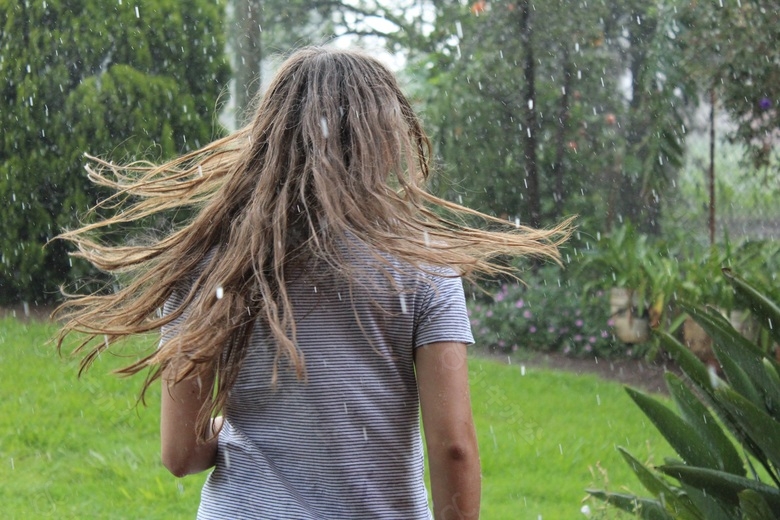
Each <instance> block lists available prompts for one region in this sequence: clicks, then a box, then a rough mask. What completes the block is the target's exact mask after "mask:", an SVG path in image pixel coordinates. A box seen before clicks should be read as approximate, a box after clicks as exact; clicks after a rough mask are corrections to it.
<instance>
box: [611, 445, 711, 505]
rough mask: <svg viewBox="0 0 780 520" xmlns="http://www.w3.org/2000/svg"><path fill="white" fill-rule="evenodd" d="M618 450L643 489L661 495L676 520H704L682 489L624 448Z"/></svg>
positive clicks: (657, 495)
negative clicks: (674, 485)
mask: <svg viewBox="0 0 780 520" xmlns="http://www.w3.org/2000/svg"><path fill="white" fill-rule="evenodd" d="M618 451H619V452H620V454H621V455H622V456H623V458H624V459H625V460H626V462H627V463H628V465H629V467H630V468H631V469H632V471H633V472H634V474H635V475H636V476H637V478H638V479H639V482H641V483H642V485H643V486H644V487H645V489H646V490H647V491H649V492H650V493H652V494H653V495H654V496H656V497H663V498H662V502H665V503H666V509H667V510H669V511H671V512H673V513H674V515H675V518H677V519H678V520H706V519H705V517H704V516H702V515H701V513H700V512H699V511H698V510H697V509H696V507H695V506H694V505H693V504H692V503H691V501H690V499H689V498H688V497H687V496H686V495H685V493H683V492H682V490H680V489H679V488H674V487H672V486H671V485H669V483H668V482H666V481H665V480H664V479H662V478H660V477H659V476H658V475H657V474H656V473H655V472H653V471H651V470H650V469H649V468H647V466H645V465H644V464H642V463H641V462H640V461H639V460H637V459H636V458H635V457H634V456H633V455H631V454H630V453H629V452H628V451H626V449H625V448H623V447H620V446H618Z"/></svg>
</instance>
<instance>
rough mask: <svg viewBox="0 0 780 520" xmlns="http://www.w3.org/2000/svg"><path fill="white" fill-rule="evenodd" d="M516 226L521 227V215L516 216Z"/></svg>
mask: <svg viewBox="0 0 780 520" xmlns="http://www.w3.org/2000/svg"><path fill="white" fill-rule="evenodd" d="M526 187H527V186H526ZM515 227H516V228H519V227H520V217H515Z"/></svg>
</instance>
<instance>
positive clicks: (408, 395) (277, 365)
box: [58, 48, 570, 519]
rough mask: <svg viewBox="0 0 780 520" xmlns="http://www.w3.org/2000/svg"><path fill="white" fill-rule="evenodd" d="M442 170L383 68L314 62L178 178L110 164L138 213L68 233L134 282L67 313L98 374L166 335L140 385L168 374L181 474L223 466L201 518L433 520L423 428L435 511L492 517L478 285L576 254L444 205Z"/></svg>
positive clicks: (281, 83) (290, 64)
mask: <svg viewBox="0 0 780 520" xmlns="http://www.w3.org/2000/svg"><path fill="white" fill-rule="evenodd" d="M430 155H431V145H430V142H429V140H428V138H427V137H426V136H425V134H424V132H423V130H422V128H421V126H420V123H419V121H418V119H417V117H416V116H415V114H414V112H413V110H412V108H411V106H410V104H409V102H408V100H407V99H406V97H404V95H403V94H402V93H401V91H400V89H399V87H398V85H397V83H396V80H395V78H394V77H393V75H392V73H391V72H389V71H388V70H387V69H386V68H385V67H384V66H383V65H381V64H380V63H379V62H377V61H376V60H374V59H372V58H370V57H368V56H365V55H363V54H360V53H358V52H354V51H344V50H329V49H323V48H305V49H302V50H300V51H298V52H296V53H295V54H294V55H292V56H291V57H290V58H289V59H288V60H287V61H286V62H285V63H284V64H283V65H282V66H281V68H280V70H279V72H278V73H277V74H276V77H275V78H274V80H273V81H272V83H271V85H270V87H269V88H268V91H267V92H266V93H265V95H264V96H263V97H262V99H261V100H260V102H259V104H258V108H257V110H256V112H255V115H254V117H253V118H252V120H251V122H250V123H249V124H248V125H247V126H246V127H244V128H242V129H240V130H239V131H237V132H235V133H234V134H232V135H229V136H228V137H225V138H223V139H220V140H217V141H215V142H213V143H211V144H210V145H208V146H206V147H205V148H203V149H201V150H198V151H196V152H193V153H190V154H187V155H185V156H183V157H180V158H178V159H175V160H173V161H171V162H168V163H166V164H163V165H161V166H154V165H149V164H146V163H144V164H131V165H129V166H125V167H122V168H120V167H117V166H115V165H112V164H110V163H108V162H105V161H102V160H98V159H93V160H94V162H95V164H96V165H97V166H96V167H91V168H88V170H89V172H90V176H91V178H92V179H93V180H94V181H95V182H97V183H98V184H100V185H103V186H107V187H109V188H112V189H114V190H116V195H114V196H113V197H111V198H110V199H109V200H108V201H107V202H104V203H103V204H104V205H105V204H112V205H113V204H118V205H120V206H121V205H122V203H123V202H126V201H127V199H128V198H130V197H134V198H135V202H133V203H132V204H124V206H122V207H123V211H121V212H117V213H116V216H114V217H113V218H109V219H107V220H103V221H100V222H98V223H95V224H92V225H89V226H85V227H83V228H81V229H78V230H75V231H70V232H66V233H64V234H63V235H62V236H63V238H65V239H67V240H70V241H73V242H75V244H76V245H77V246H78V253H77V254H78V255H80V256H82V257H84V258H86V259H87V260H89V261H90V262H92V263H93V264H94V265H95V266H96V267H98V268H99V269H102V270H104V271H108V272H115V273H122V276H123V280H125V283H124V286H123V287H122V288H120V289H118V290H117V291H115V292H114V293H112V294H94V295H89V296H82V297H76V298H74V299H71V300H70V301H68V302H66V303H65V304H63V305H62V306H61V308H60V309H58V313H59V314H61V315H65V316H66V317H68V318H69V320H68V321H66V324H65V325H64V327H63V329H62V332H61V335H60V338H59V341H60V345H61V344H62V340H63V339H64V337H65V336H66V335H67V334H69V333H70V332H73V331H78V332H82V333H86V334H87V340H86V341H84V343H82V344H81V346H80V347H79V348H85V347H89V350H88V354H87V355H86V357H85V358H84V361H83V366H84V367H87V366H88V365H89V364H90V362H91V361H92V360H93V359H94V358H95V356H97V355H98V354H99V353H100V352H101V351H103V350H104V349H106V348H110V345H111V344H113V343H114V342H115V341H116V340H119V339H122V338H124V337H126V336H129V335H133V334H139V333H144V332H148V331H154V330H158V329H161V330H162V340H161V342H160V345H159V348H157V349H156V350H155V351H154V352H151V353H149V354H148V355H147V356H146V357H144V358H143V359H140V360H138V361H137V362H135V363H133V364H132V365H130V366H129V367H126V368H125V369H123V371H122V372H123V373H126V374H132V373H136V372H138V371H141V370H144V369H146V368H151V371H150V372H149V377H148V378H147V380H146V382H145V384H144V391H145V390H146V389H147V388H148V387H149V385H150V384H151V383H152V382H153V381H154V380H155V379H158V378H160V379H161V380H162V385H163V391H162V417H161V426H160V431H161V437H162V460H163V463H164V464H165V466H166V467H167V468H168V469H169V470H170V471H171V472H172V473H173V474H174V475H176V476H183V475H187V474H191V473H196V472H200V471H204V470H207V469H209V468H214V469H213V471H212V472H211V474H210V475H209V478H208V480H207V482H206V484H205V486H204V489H203V492H202V497H201V503H200V508H199V511H198V518H204V519H205V518H263V519H266V518H296V519H298V518H301V519H326V518H327V519H348V518H356V519H357V518H361V519H365V518H372V519H376V518H388V519H399V518H404V519H413V518H420V519H422V518H429V517H430V512H429V509H428V503H427V496H426V490H425V486H424V482H423V448H422V442H421V436H420V426H419V414H420V412H421V415H422V422H423V427H424V431H425V443H426V447H427V453H428V458H429V465H430V480H431V496H432V500H433V516H434V517H435V518H437V519H439V518H477V517H478V515H479V500H480V466H479V457H478V453H477V442H476V435H475V431H474V426H473V423H472V418H471V405H470V401H469V389H468V372H467V367H466V345H467V344H469V343H472V342H473V339H472V336H471V331H470V328H469V322H468V318H467V315H466V306H465V299H464V295H463V287H462V282H461V277H469V278H473V277H475V276H476V275H478V274H488V275H494V274H502V273H503V274H511V273H509V271H508V268H506V267H504V266H503V265H502V264H499V263H497V262H494V261H493V260H492V259H493V258H495V257H496V256H497V255H504V254H511V255H532V256H535V257H542V258H544V257H546V258H553V259H557V246H558V245H559V244H560V243H561V242H562V241H563V240H565V238H566V237H567V236H568V233H569V224H570V223H569V222H564V223H563V224H562V225H560V226H558V227H557V228H555V229H552V230H547V231H540V230H532V229H528V228H518V227H515V226H506V224H505V223H504V222H502V221H500V220H497V219H494V218H492V217H489V216H486V215H482V214H480V213H478V212H475V211H472V210H469V209H467V208H464V207H462V206H459V205H456V204H453V203H450V202H447V201H445V200H442V199H439V198H437V197H435V196H433V195H431V194H429V193H427V192H426V191H425V188H424V182H425V180H426V179H427V177H428V173H429V162H430ZM178 208H190V209H194V210H195V211H194V217H192V218H191V219H190V221H189V222H188V223H187V224H186V225H184V226H182V227H180V228H179V229H177V230H176V231H174V232H172V233H171V234H169V235H167V236H164V237H162V238H160V239H157V240H153V241H148V243H138V242H137V241H136V242H134V243H133V244H127V245H119V246H117V245H107V244H105V243H102V242H101V241H100V240H98V239H97V238H95V236H94V235H95V233H94V232H95V231H96V230H98V229H100V228H103V227H105V226H110V225H113V224H121V223H126V222H135V221H138V220H139V219H143V218H147V217H149V216H150V215H156V214H158V213H159V212H161V211H163V210H166V211H169V210H173V209H178ZM474 218H480V219H483V220H485V221H487V222H491V223H492V224H493V226H492V227H493V228H496V227H497V226H496V224H500V225H502V226H504V227H505V231H483V230H479V229H476V228H472V227H469V226H468V225H467V224H466V223H465V221H466V220H467V219H474ZM160 308H163V312H162V313H159V314H158V310H159V309H160ZM92 339H95V340H96V342H95V343H94V344H93V343H92V341H91V340H92Z"/></svg>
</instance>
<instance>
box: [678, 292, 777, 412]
mask: <svg viewBox="0 0 780 520" xmlns="http://www.w3.org/2000/svg"><path fill="white" fill-rule="evenodd" d="M682 308H683V309H684V310H685V311H686V312H688V313H689V315H690V316H691V317H692V318H693V319H694V320H696V322H697V323H698V324H699V325H701V326H702V328H704V330H705V331H707V334H709V335H710V337H712V340H713V350H714V351H715V355H716V356H717V357H718V360H719V361H720V362H721V364H722V365H723V366H724V370H725V368H726V365H729V360H732V361H733V363H732V364H731V365H734V364H736V365H738V366H739V367H740V368H741V369H742V370H743V371H744V372H745V374H747V377H748V378H749V380H750V381H751V386H752V387H753V388H755V389H756V390H757V391H758V392H759V395H762V397H763V398H764V399H765V400H766V405H767V407H768V408H769V409H770V410H780V401H775V400H774V398H773V396H772V394H773V392H772V391H771V390H768V389H769V388H770V387H772V379H771V378H770V377H769V376H768V375H767V373H766V370H765V369H764V362H763V359H764V353H763V352H762V351H761V349H760V348H758V346H756V345H754V344H753V343H752V342H751V341H749V340H748V339H746V338H745V337H743V336H742V334H740V333H739V332H737V331H736V330H735V329H734V327H732V326H731V324H730V323H729V322H728V321H727V320H726V319H725V318H723V316H721V315H720V314H719V313H718V312H717V311H704V310H703V309H701V308H700V307H689V306H687V305H682ZM727 375H729V374H727ZM735 377H736V378H738V376H736V375H735ZM729 382H730V383H732V384H737V381H736V380H735V381H732V380H729ZM745 397H748V398H750V396H747V395H746V396H745Z"/></svg>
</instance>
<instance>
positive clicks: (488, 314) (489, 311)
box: [485, 309, 493, 318]
mask: <svg viewBox="0 0 780 520" xmlns="http://www.w3.org/2000/svg"><path fill="white" fill-rule="evenodd" d="M485 316H487V317H488V318H490V317H492V316H493V310H492V309H491V310H488V311H487V312H486V313H485Z"/></svg>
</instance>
